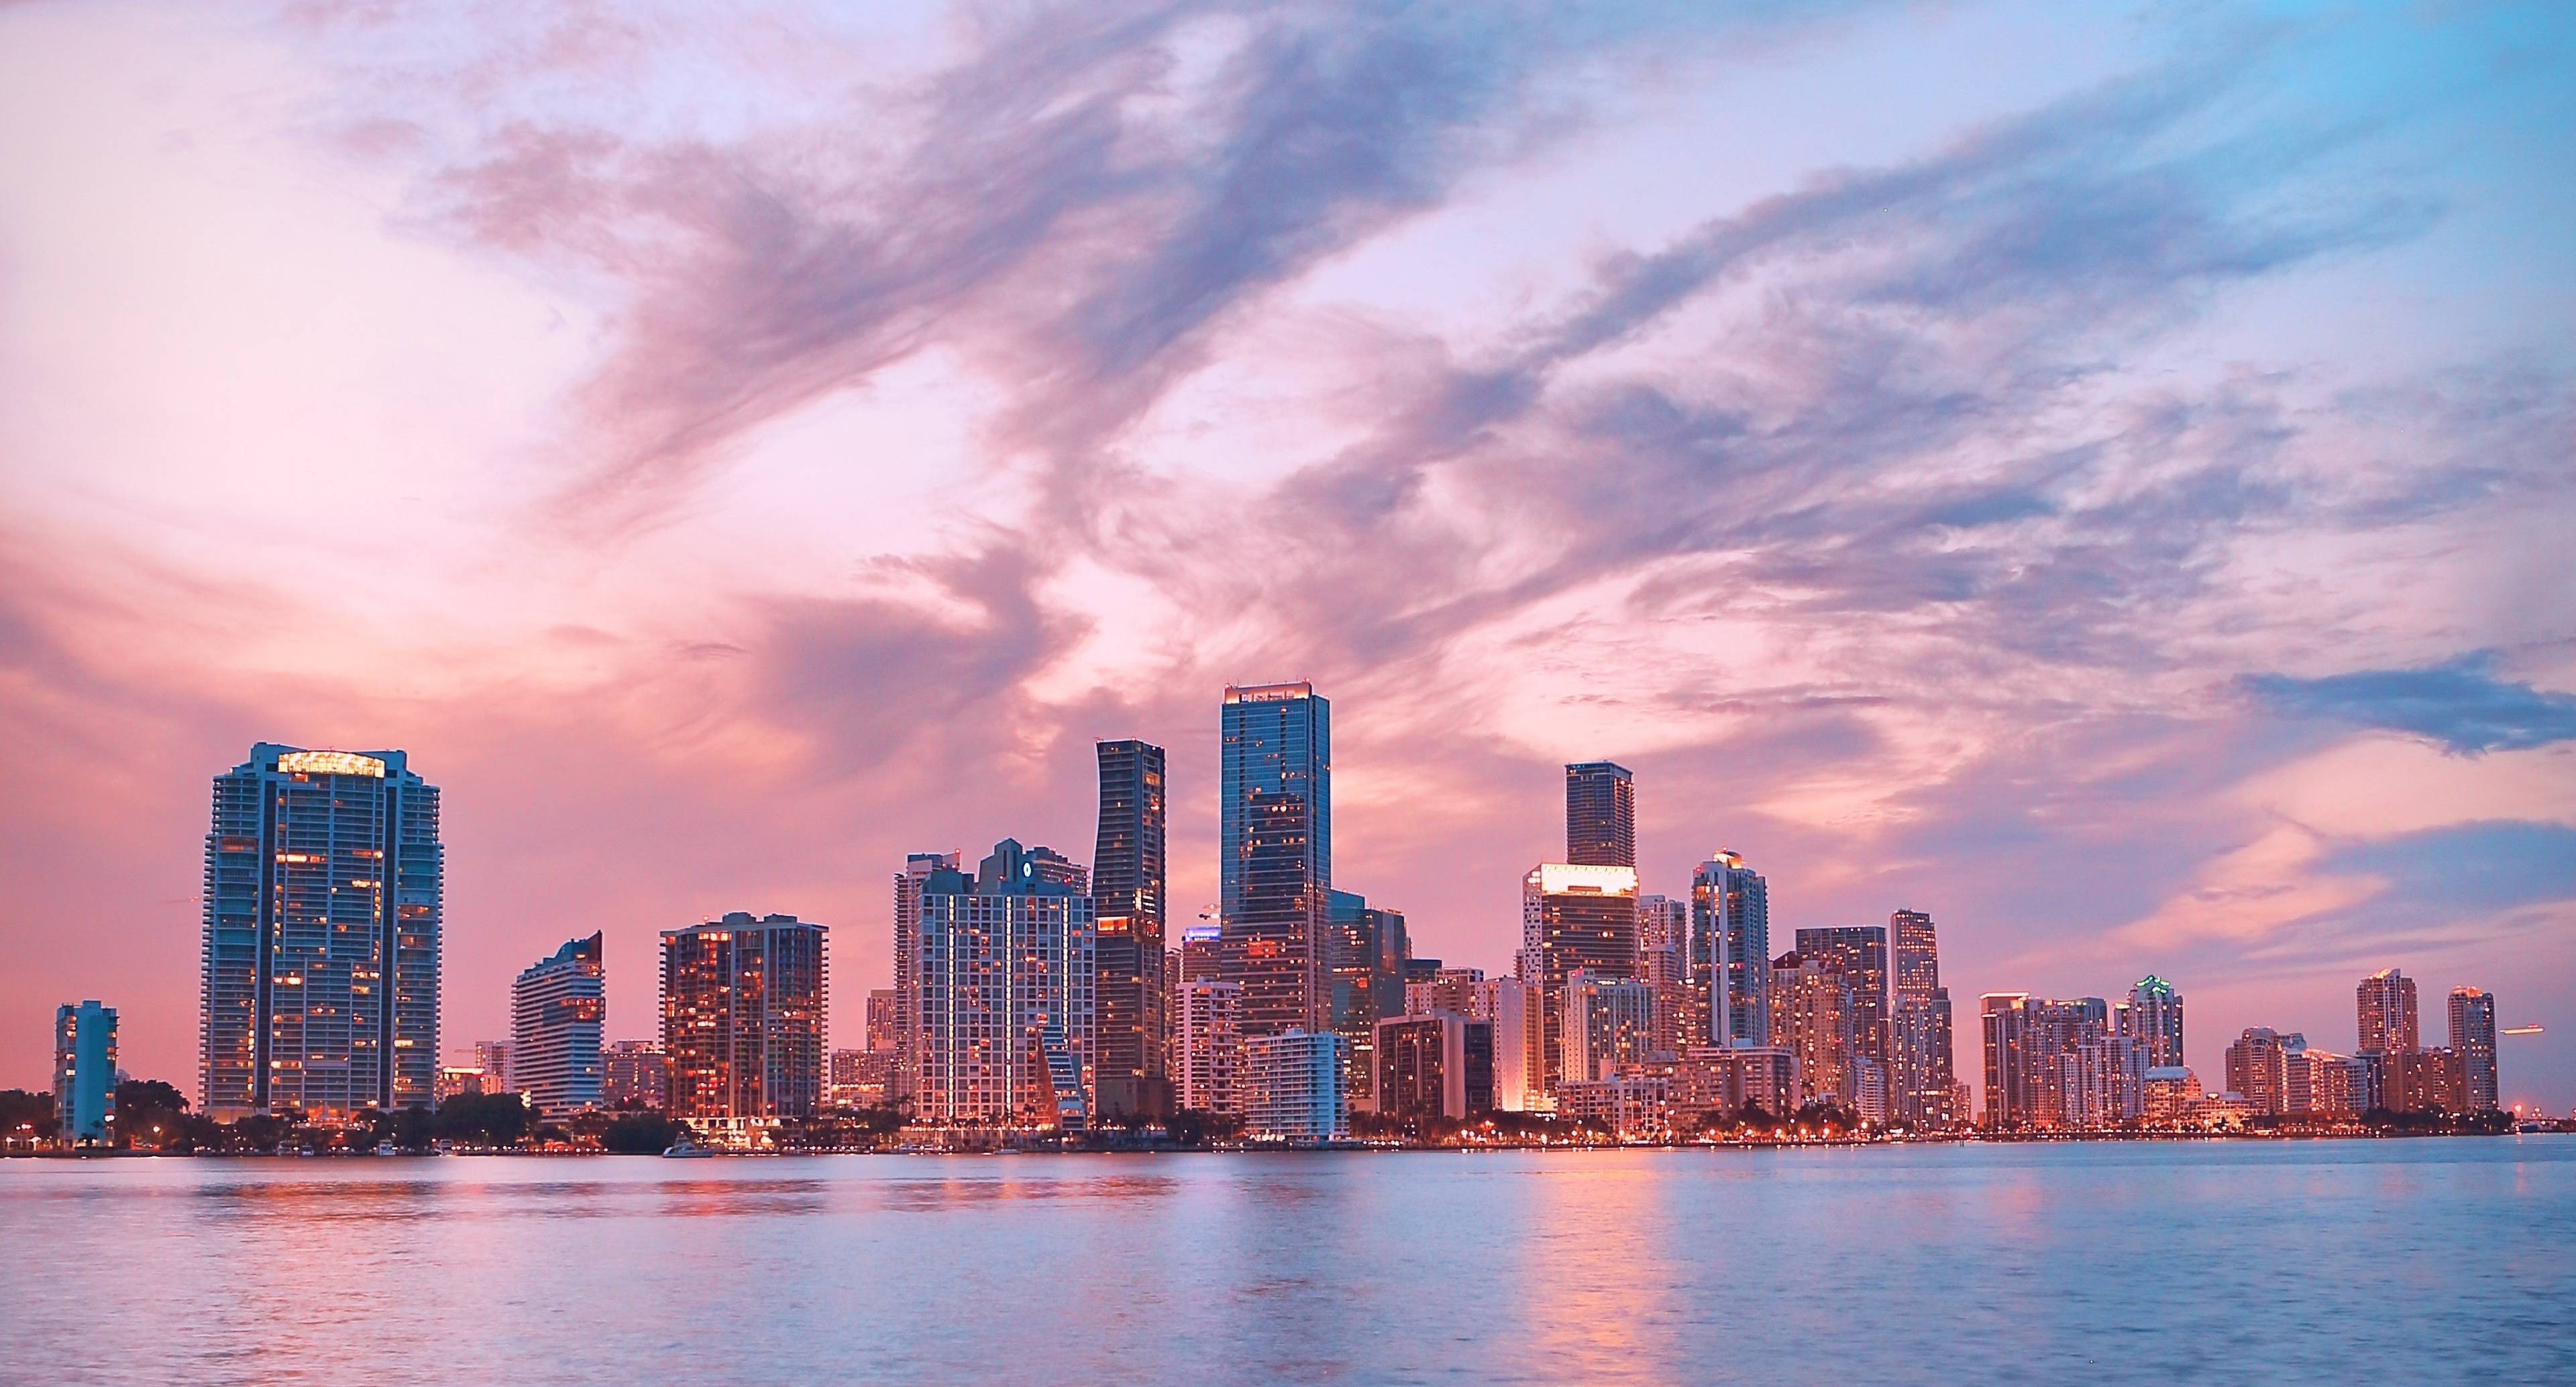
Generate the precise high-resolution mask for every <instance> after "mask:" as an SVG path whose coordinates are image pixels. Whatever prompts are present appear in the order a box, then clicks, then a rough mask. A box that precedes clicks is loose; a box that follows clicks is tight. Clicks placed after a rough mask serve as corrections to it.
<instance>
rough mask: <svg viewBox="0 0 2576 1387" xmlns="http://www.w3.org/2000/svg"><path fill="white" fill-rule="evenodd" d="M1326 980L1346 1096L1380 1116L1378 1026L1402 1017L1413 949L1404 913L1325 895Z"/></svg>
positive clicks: (1353, 897) (1355, 897)
mask: <svg viewBox="0 0 2576 1387" xmlns="http://www.w3.org/2000/svg"><path fill="white" fill-rule="evenodd" d="M1326 913H1327V916H1328V918H1329V921H1330V923H1329V924H1328V925H1327V926H1326V928H1325V933H1324V945H1325V957H1324V976H1325V985H1326V987H1327V989H1328V990H1329V993H1330V998H1329V1000H1328V1001H1327V1003H1326V1014H1327V1016H1328V1018H1329V1020H1330V1023H1331V1024H1330V1029H1331V1030H1332V1031H1333V1033H1334V1034H1336V1035H1338V1036H1340V1037H1341V1038H1342V1042H1343V1055H1344V1058H1345V1061H1346V1062H1347V1063H1348V1064H1349V1065H1350V1072H1348V1073H1347V1074H1345V1075H1344V1076H1343V1084H1342V1087H1343V1092H1344V1093H1345V1094H1346V1095H1347V1096H1348V1097H1349V1100H1350V1104H1351V1107H1352V1110H1353V1111H1357V1112H1374V1111H1377V1107H1376V1103H1375V1101H1374V1099H1373V1098H1372V1097H1371V1094H1372V1091H1373V1090H1374V1088H1375V1087H1376V1082H1377V1060H1376V1055H1377V1023H1378V1022H1379V1021H1380V1020H1382V1019H1385V1018H1387V1017H1391V1016H1401V1015H1403V1014H1404V993H1405V988H1406V985H1407V984H1406V983H1405V965H1406V963H1408V962H1409V961H1410V959H1411V955H1412V952H1413V945H1412V941H1411V939H1410V938H1409V937H1408V936H1407V934H1406V933H1405V928H1404V912H1402V911H1400V910H1387V909H1383V908H1379V907H1373V906H1371V905H1370V904H1369V903H1368V898H1367V897H1365V896H1362V895H1360V894H1359V893H1358V892H1355V891H1333V892H1329V893H1327V895H1326Z"/></svg>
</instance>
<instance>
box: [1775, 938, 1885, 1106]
mask: <svg viewBox="0 0 2576 1387" xmlns="http://www.w3.org/2000/svg"><path fill="white" fill-rule="evenodd" d="M1857 982H1858V979H1856V978H1855V977H1854V976H1853V975H1852V974H1851V973H1849V972H1847V971H1845V970H1844V969H1843V967H1842V966H1841V964H1840V962H1839V961H1838V960H1836V959H1834V958H1831V957H1828V956H1826V955H1823V954H1807V953H1797V952H1792V953H1785V954H1782V955H1780V956H1779V957H1778V958H1775V959H1773V960H1771V1038H1772V1039H1773V1040H1774V1041H1775V1042H1777V1043H1778V1045H1779V1046H1780V1048H1782V1049H1785V1050H1787V1051H1788V1052H1789V1053H1791V1054H1793V1055H1795V1056H1797V1057H1798V1083H1799V1086H1800V1088H1801V1089H1802V1090H1803V1091H1804V1093H1805V1095H1806V1098H1807V1101H1809V1102H1811V1103H1812V1102H1824V1101H1831V1102H1836V1103H1840V1104H1842V1105H1843V1106H1845V1107H1854V1106H1857V1105H1858V1103H1859V1099H1860V1089H1861V1085H1860V1078H1861V1075H1860V1067H1859V1066H1860V1061H1861V1059H1862V1058H1864V1056H1865V1055H1866V1051H1865V1050H1864V1049H1863V1048H1862V1039H1861V1037H1862V1034H1863V1030H1862V1020H1861V1017H1862V1012H1861V1003H1860V1001H1859V998H1858V996H1857V994H1858V992H1859V988H1858V987H1857V986H1856V985H1855V984H1856V983H1857Z"/></svg>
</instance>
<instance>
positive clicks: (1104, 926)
mask: <svg viewBox="0 0 2576 1387" xmlns="http://www.w3.org/2000/svg"><path fill="white" fill-rule="evenodd" d="M1098 750H1099V755H1100V834H1099V838H1098V841H1097V843H1096V845H1095V848H1094V851H1093V853H1092V858H1091V902H1092V908H1093V910H1094V911H1095V913H1096V914H1097V916H1098V918H1099V927H1100V955H1099V959H1100V970H1099V982H1098V984H1097V989H1096V995H1097V997H1098V999H1099V1001H1098V1005H1099V1013H1100V1014H1099V1019H1098V1027H1097V1038H1098V1045H1099V1049H1098V1071H1099V1080H1098V1089H1099V1096H1100V1111H1101V1113H1102V1114H1103V1115H1104V1116H1109V1117H1120V1116H1126V1115H1129V1114H1142V1115H1146V1116H1155V1117H1159V1116H1162V1115H1164V1114H1166V1113H1168V1112H1170V1111H1171V1096H1172V1085H1171V1077H1170V1076H1171V1064H1170V1056H1169V1054H1168V1050H1169V1045H1168V1043H1167V1037H1168V1032H1169V1028H1170V1022H1169V1018H1168V1010H1169V1007H1170V997H1171V980H1170V979H1168V978H1166V977H1165V976H1164V975H1163V971H1164V970H1163V952H1164V950H1163V919H1164V916H1163V910H1164V891H1165V875H1164V866H1163V837H1164V823H1165V807H1164V791H1163V749H1162V748H1161V747H1158V746H1155V745H1153V744H1152V743H1150V742H1140V741H1134V740H1123V741H1114V742H1102V743H1100V744H1099V748H1098Z"/></svg>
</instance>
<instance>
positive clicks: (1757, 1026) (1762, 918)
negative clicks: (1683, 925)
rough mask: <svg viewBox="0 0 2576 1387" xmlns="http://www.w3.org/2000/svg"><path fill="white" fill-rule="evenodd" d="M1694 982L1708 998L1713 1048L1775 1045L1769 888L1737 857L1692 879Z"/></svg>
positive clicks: (1712, 864)
mask: <svg viewBox="0 0 2576 1387" xmlns="http://www.w3.org/2000/svg"><path fill="white" fill-rule="evenodd" d="M1691 982H1692V985H1693V986H1696V987H1699V988H1702V989H1704V990H1706V992H1707V993H1708V999H1709V1016H1710V1030H1711V1032H1712V1034H1711V1035H1710V1040H1711V1041H1712V1042H1713V1043H1715V1044H1718V1045H1768V1044H1770V1043H1771V887H1770V883H1769V882H1766V881H1764V880H1763V879H1762V874H1761V873H1760V872H1757V871H1755V870H1753V869H1752V868H1750V867H1747V866H1745V865H1744V858H1743V857H1742V856H1740V855H1738V854H1736V853H1733V852H1721V853H1719V854H1718V855H1717V856H1715V857H1713V858H1710V859H1709V860H1708V861H1706V862H1703V863H1701V864H1699V870H1698V871H1696V872H1694V873H1692V874H1691Z"/></svg>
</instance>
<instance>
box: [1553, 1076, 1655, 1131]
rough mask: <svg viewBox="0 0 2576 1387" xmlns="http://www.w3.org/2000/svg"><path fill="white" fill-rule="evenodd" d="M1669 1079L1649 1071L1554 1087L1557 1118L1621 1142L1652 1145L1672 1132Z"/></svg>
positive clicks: (1585, 1080)
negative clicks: (1594, 1128)
mask: <svg viewBox="0 0 2576 1387" xmlns="http://www.w3.org/2000/svg"><path fill="white" fill-rule="evenodd" d="M1672 1082H1673V1081H1672V1077H1671V1076H1670V1075H1669V1074H1664V1073H1659V1072H1649V1071H1634V1072H1623V1073H1618V1074H1613V1075H1610V1076H1608V1077H1606V1078H1600V1079H1568V1080H1566V1081H1565V1082H1563V1083H1561V1084H1558V1085H1557V1086H1556V1115H1557V1116H1558V1117H1559V1118H1561V1119H1563V1120H1565V1121H1568V1122H1585V1123H1590V1124H1593V1125H1595V1126H1598V1127H1599V1128H1601V1129H1602V1130H1603V1131H1606V1132H1608V1133H1609V1134H1610V1135H1612V1136H1614V1137H1617V1138H1618V1139H1619V1140H1621V1141H1655V1140H1659V1139H1661V1138H1662V1137H1663V1136H1664V1135H1665V1134H1666V1133H1668V1132H1670V1131H1671V1130H1672V1122H1673V1110H1672Z"/></svg>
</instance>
